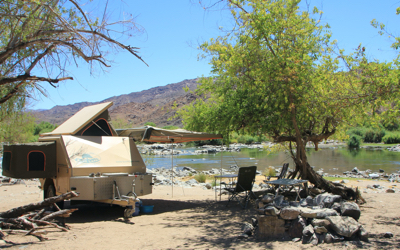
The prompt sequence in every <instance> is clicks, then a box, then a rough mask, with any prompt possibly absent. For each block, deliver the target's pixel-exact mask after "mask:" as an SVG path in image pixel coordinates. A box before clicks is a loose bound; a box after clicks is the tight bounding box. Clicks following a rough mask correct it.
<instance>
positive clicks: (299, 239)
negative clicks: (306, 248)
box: [292, 238, 301, 242]
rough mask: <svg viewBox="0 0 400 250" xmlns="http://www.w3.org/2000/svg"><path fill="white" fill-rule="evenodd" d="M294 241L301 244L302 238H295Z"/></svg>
mask: <svg viewBox="0 0 400 250" xmlns="http://www.w3.org/2000/svg"><path fill="white" fill-rule="evenodd" d="M292 241H293V242H299V241H301V238H293V239H292Z"/></svg>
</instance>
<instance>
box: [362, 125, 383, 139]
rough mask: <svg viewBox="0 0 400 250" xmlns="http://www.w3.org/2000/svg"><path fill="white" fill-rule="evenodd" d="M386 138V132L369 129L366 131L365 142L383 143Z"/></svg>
mask: <svg viewBox="0 0 400 250" xmlns="http://www.w3.org/2000/svg"><path fill="white" fill-rule="evenodd" d="M384 136H385V130H378V129H372V128H368V129H366V130H365V136H364V142H381V141H382V138H383V137H384Z"/></svg>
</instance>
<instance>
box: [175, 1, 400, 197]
mask: <svg viewBox="0 0 400 250" xmlns="http://www.w3.org/2000/svg"><path fill="white" fill-rule="evenodd" d="M299 2H300V0H281V1H277V0H251V1H243V0H229V1H227V4H228V6H229V7H230V8H231V14H232V17H233V19H234V21H235V27H234V30H233V31H232V32H229V33H228V34H227V35H226V36H223V37H218V38H216V39H211V40H210V41H209V42H204V43H203V44H202V45H201V49H202V51H203V56H204V57H207V56H208V57H210V64H211V65H212V77H207V78H202V79H201V83H202V85H201V86H200V87H199V88H198V90H197V94H199V95H200V96H202V97H203V99H200V100H198V101H197V102H196V103H194V104H192V105H190V106H188V107H186V108H185V109H184V110H182V111H181V112H180V115H181V116H182V117H183V120H184V124H185V126H186V128H188V129H190V130H196V131H215V132H218V133H222V134H224V135H225V136H229V133H230V132H232V131H238V130H243V131H246V132H248V133H252V134H265V135H268V136H269V137H271V138H273V139H274V141H275V142H278V143H286V144H287V145H288V149H289V151H290V154H291V156H292V158H293V161H294V163H295V170H294V172H293V173H292V174H291V178H296V177H298V178H302V179H307V180H309V181H310V182H311V183H313V184H315V185H316V186H317V187H319V188H322V189H324V190H326V191H330V192H333V193H335V194H340V195H342V196H343V197H344V198H352V197H353V198H354V197H355V195H356V194H355V191H354V190H353V189H350V188H346V187H344V186H343V185H336V184H333V183H332V182H329V181H327V180H325V179H324V178H322V177H321V176H320V175H319V174H317V173H316V172H315V171H314V170H313V169H312V168H311V166H310V165H309V163H308V160H307V155H306V149H305V148H306V144H307V143H309V142H312V143H313V144H314V145H315V149H316V150H318V143H320V142H321V141H322V140H325V139H328V138H329V137H330V136H332V135H333V134H335V133H336V131H338V129H339V128H340V126H342V125H344V124H345V123H347V122H350V121H351V120H353V119H354V118H356V117H358V118H364V119H365V118H367V117H370V116H369V115H370V114H371V113H372V112H374V110H375V109H376V108H375V107H376V105H383V104H386V103H387V102H386V100H387V99H388V98H393V97H394V96H395V95H396V97H397V93H398V89H399V87H398V82H399V81H398V79H399V77H398V75H397V73H396V72H397V71H396V70H397V67H396V66H394V65H392V64H388V63H379V62H369V61H368V60H367V59H366V57H365V55H364V52H365V48H364V47H361V46H359V48H358V49H357V51H355V52H354V53H352V54H350V55H345V54H344V51H341V50H335V49H334V48H335V42H334V41H333V42H331V41H330V36H331V34H330V33H329V29H328V28H329V27H328V26H327V25H326V26H323V25H320V24H319V21H318V20H317V19H315V18H312V16H316V15H317V16H318V15H320V14H322V13H321V12H320V11H319V10H318V9H316V8H314V10H313V12H312V13H311V14H310V13H309V12H300V11H299V6H298V5H299ZM392 104H393V103H392ZM393 107H394V106H388V107H387V108H386V109H385V110H386V111H389V110H392V109H390V108H393Z"/></svg>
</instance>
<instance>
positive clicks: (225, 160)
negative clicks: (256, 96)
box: [143, 148, 400, 174]
mask: <svg viewBox="0 0 400 250" xmlns="http://www.w3.org/2000/svg"><path fill="white" fill-rule="evenodd" d="M184 150H185V151H188V153H185V154H180V155H174V157H173V159H171V156H143V158H144V160H145V161H146V165H147V167H148V168H150V169H151V168H160V167H164V168H167V169H169V168H171V165H172V160H173V164H174V167H185V166H187V167H192V168H194V169H196V170H198V171H203V170H210V169H212V168H220V167H221V164H222V167H223V168H225V169H227V168H229V166H231V165H237V166H239V167H243V166H257V169H258V170H259V171H263V170H264V169H265V168H267V167H268V166H274V167H281V166H282V165H283V163H285V162H289V164H290V165H289V168H291V169H293V168H294V163H293V160H292V159H291V157H290V155H289V154H288V153H285V152H279V153H273V154H268V153H267V152H266V151H265V150H259V149H247V148H243V149H242V151H241V152H222V153H217V154H200V155H194V154H192V152H194V150H195V148H186V149H184ZM307 157H308V161H309V163H310V165H311V166H313V167H314V169H315V170H319V169H321V168H322V169H323V170H324V172H326V173H329V174H342V173H343V172H344V171H350V170H352V169H353V168H354V167H357V168H358V169H359V170H367V169H370V170H372V171H373V172H375V171H376V172H377V171H379V169H384V170H385V172H387V173H393V172H397V171H399V170H400V152H398V153H397V152H391V151H388V150H367V149H359V150H353V151H349V150H348V149H347V148H334V149H333V148H325V149H319V150H318V151H315V150H314V149H308V150H307Z"/></svg>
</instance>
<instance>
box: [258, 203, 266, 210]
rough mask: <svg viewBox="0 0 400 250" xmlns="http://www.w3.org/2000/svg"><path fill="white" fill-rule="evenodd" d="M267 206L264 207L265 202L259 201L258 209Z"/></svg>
mask: <svg viewBox="0 0 400 250" xmlns="http://www.w3.org/2000/svg"><path fill="white" fill-rule="evenodd" d="M264 207H265V206H264V203H263V202H261V201H259V202H258V203H257V208H262V209H263V208H264Z"/></svg>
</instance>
